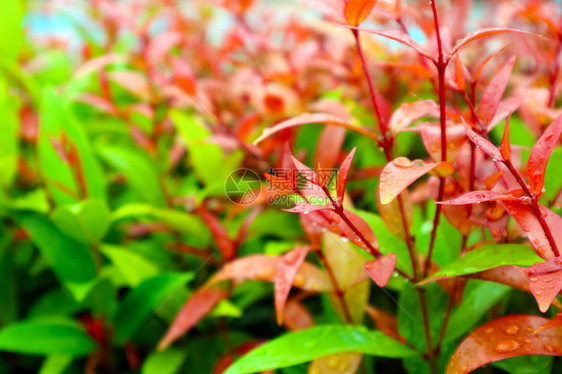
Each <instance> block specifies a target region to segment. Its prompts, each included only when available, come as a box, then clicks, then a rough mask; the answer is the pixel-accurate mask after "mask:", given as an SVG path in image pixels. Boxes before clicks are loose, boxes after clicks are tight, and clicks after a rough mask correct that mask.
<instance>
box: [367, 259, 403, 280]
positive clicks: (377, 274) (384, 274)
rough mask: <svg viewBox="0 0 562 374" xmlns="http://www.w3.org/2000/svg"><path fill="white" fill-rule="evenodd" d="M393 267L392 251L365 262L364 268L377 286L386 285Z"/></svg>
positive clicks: (394, 266)
mask: <svg viewBox="0 0 562 374" xmlns="http://www.w3.org/2000/svg"><path fill="white" fill-rule="evenodd" d="M395 268H396V255H395V254H394V253H389V254H388V255H384V256H382V257H380V258H377V259H375V260H372V261H368V262H366V263H365V270H367V273H369V277H371V279H372V280H373V281H374V282H375V283H376V284H377V286H379V287H384V286H386V284H387V283H388V281H389V280H390V277H391V276H392V273H394V269H395Z"/></svg>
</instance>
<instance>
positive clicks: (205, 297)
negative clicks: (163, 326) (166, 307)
mask: <svg viewBox="0 0 562 374" xmlns="http://www.w3.org/2000/svg"><path fill="white" fill-rule="evenodd" d="M226 296H227V293H226V292H225V291H223V290H218V289H204V290H201V291H197V292H195V293H194V294H193V295H191V297H190V298H189V299H188V300H187V302H186V303H185V304H184V305H183V307H182V308H181V309H180V311H179V312H178V314H177V315H176V317H175V318H174V322H172V324H171V326H170V327H169V328H168V331H166V334H165V335H164V337H163V338H162V340H160V342H159V343H158V350H160V351H162V350H164V349H166V348H167V347H168V346H169V345H170V344H172V343H173V342H174V341H176V340H177V339H178V338H179V337H180V336H182V335H183V334H185V333H186V332H187V331H189V330H190V329H191V328H192V327H193V326H195V325H196V324H197V322H199V321H200V320H201V318H203V317H204V316H205V315H206V314H207V313H209V312H210V311H211V309H213V308H214V306H215V305H216V304H217V303H218V302H219V301H220V300H221V299H223V298H225V297H226Z"/></svg>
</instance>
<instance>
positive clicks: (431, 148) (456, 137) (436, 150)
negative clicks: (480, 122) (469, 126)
mask: <svg viewBox="0 0 562 374" xmlns="http://www.w3.org/2000/svg"><path fill="white" fill-rule="evenodd" d="M420 128H421V137H422V141H423V144H424V146H425V149H426V151H427V153H429V155H430V156H431V158H432V159H433V160H434V161H441V128H440V127H439V126H433V125H430V124H423V125H421V126H420ZM465 141H466V133H465V131H464V127H463V126H462V125H454V126H448V127H447V161H449V162H453V161H454V160H455V159H456V158H457V155H458V154H459V152H460V151H461V149H462V145H463V144H464V142H465Z"/></svg>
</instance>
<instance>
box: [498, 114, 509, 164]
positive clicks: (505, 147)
mask: <svg viewBox="0 0 562 374" xmlns="http://www.w3.org/2000/svg"><path fill="white" fill-rule="evenodd" d="M510 122H511V113H510V114H509V117H507V122H506V123H505V130H504V131H503V138H502V143H501V145H500V153H501V154H502V157H503V159H504V160H509V158H510V157H511V144H510V143H509V123H510Z"/></svg>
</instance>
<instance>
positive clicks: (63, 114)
mask: <svg viewBox="0 0 562 374" xmlns="http://www.w3.org/2000/svg"><path fill="white" fill-rule="evenodd" d="M39 120H40V132H39V139H38V144H37V151H38V155H39V167H40V168H41V173H42V176H43V178H44V179H45V180H46V182H47V186H48V190H49V192H50V194H51V195H52V197H53V199H54V201H55V202H56V203H57V204H71V203H76V202H78V201H79V200H80V196H79V186H78V182H77V179H78V177H77V176H76V175H75V173H78V170H77V168H76V167H74V166H73V167H71V166H70V165H68V164H67V163H66V162H65V161H63V160H62V159H61V157H60V156H59V154H58V153H57V152H56V150H55V148H54V147H53V142H54V141H57V142H62V139H63V138H65V139H66V142H67V145H68V146H69V147H73V148H74V149H75V150H76V152H77V154H78V159H79V162H80V170H81V172H82V174H83V177H84V180H85V181H84V184H85V188H86V194H87V197H89V198H94V199H102V200H104V199H105V185H104V184H105V183H104V180H103V175H102V172H101V168H100V166H99V164H98V161H97V160H96V159H95V157H94V155H93V153H92V149H91V147H90V143H89V141H88V138H87V137H86V134H85V132H84V130H83V128H82V127H81V126H80V125H79V124H78V123H77V120H76V119H75V118H74V116H73V115H72V114H71V113H70V111H69V109H68V104H67V103H66V101H65V99H64V98H61V97H60V94H57V93H56V92H55V91H54V90H53V89H46V90H45V91H44V92H43V97H42V101H41V110H40V116H39Z"/></svg>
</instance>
